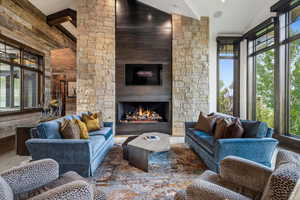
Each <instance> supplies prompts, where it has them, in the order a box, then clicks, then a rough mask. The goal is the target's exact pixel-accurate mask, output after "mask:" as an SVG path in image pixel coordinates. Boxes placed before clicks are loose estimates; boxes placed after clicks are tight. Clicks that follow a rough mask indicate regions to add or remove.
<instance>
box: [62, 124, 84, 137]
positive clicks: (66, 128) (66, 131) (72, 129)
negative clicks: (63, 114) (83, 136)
mask: <svg viewBox="0 0 300 200" xmlns="http://www.w3.org/2000/svg"><path fill="white" fill-rule="evenodd" d="M60 133H61V135H62V137H63V138H64V139H80V129H79V126H78V125H77V124H76V122H75V120H66V119H65V120H64V121H63V122H62V124H61V127H60Z"/></svg>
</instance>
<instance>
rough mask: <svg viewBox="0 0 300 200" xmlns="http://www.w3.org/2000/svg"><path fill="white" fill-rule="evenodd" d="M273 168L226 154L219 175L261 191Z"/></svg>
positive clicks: (226, 179) (229, 180)
mask: <svg viewBox="0 0 300 200" xmlns="http://www.w3.org/2000/svg"><path fill="white" fill-rule="evenodd" d="M272 172H273V170H272V169H271V168H268V167H266V166H264V165H261V164H258V163H256V162H253V161H250V160H246V159H243V158H239V157H236V156H228V157H226V158H225V159H224V160H222V161H221V166H220V176H221V178H222V179H224V180H225V181H228V182H231V183H234V184H237V185H240V186H243V187H246V188H249V189H251V190H254V191H257V192H263V191H264V188H265V186H266V185H267V182H268V179H269V177H270V175H271V174H272Z"/></svg>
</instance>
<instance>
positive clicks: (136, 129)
mask: <svg viewBox="0 0 300 200" xmlns="http://www.w3.org/2000/svg"><path fill="white" fill-rule="evenodd" d="M169 106H170V105H169V102H119V103H118V112H117V113H118V116H117V120H118V121H117V123H118V126H117V132H118V134H141V133H145V132H150V131H157V132H164V133H169V130H170V127H169V121H170V112H169V111H170V108H169Z"/></svg>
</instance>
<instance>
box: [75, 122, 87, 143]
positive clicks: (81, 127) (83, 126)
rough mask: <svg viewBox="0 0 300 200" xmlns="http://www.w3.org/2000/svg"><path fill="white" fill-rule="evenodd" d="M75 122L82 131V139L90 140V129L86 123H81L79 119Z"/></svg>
mask: <svg viewBox="0 0 300 200" xmlns="http://www.w3.org/2000/svg"><path fill="white" fill-rule="evenodd" d="M75 122H76V124H77V125H78V126H79V129H80V139H89V137H90V136H89V132H88V128H87V127H86V125H85V123H84V122H82V121H80V120H79V119H75Z"/></svg>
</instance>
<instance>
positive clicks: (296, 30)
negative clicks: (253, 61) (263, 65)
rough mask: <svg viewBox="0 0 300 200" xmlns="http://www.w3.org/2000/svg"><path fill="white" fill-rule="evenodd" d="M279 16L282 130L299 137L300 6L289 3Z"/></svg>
mask: <svg viewBox="0 0 300 200" xmlns="http://www.w3.org/2000/svg"><path fill="white" fill-rule="evenodd" d="M287 5H288V7H289V8H286V9H288V10H285V11H286V12H282V13H280V14H279V21H280V22H279V33H280V37H279V38H280V68H281V69H282V70H281V71H283V72H285V76H284V80H285V81H284V86H285V87H284V94H285V101H284V103H285V107H284V108H285V109H284V110H283V113H286V114H285V119H284V122H285V123H284V124H283V126H284V129H283V131H284V132H286V133H287V134H291V135H298V136H300V117H299V116H300V6H299V1H291V3H290V4H287Z"/></svg>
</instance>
